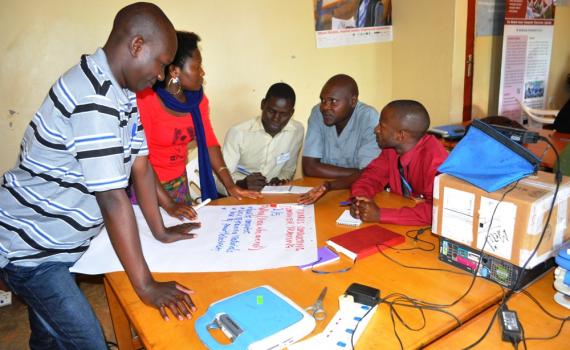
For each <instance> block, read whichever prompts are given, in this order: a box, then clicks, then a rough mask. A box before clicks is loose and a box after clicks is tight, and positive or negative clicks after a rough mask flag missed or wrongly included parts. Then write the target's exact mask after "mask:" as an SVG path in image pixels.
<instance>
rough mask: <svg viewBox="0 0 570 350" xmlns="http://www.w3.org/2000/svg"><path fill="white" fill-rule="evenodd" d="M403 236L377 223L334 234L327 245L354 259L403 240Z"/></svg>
mask: <svg viewBox="0 0 570 350" xmlns="http://www.w3.org/2000/svg"><path fill="white" fill-rule="evenodd" d="M405 240H406V239H405V237H404V236H402V235H400V234H398V233H395V232H392V231H390V230H387V229H385V228H383V227H381V226H378V225H372V226H367V227H364V228H360V229H358V230H354V231H349V232H346V233H343V234H342V235H338V236H335V237H333V238H331V239H329V240H328V241H327V245H329V246H330V247H332V248H334V249H335V250H336V251H337V252H339V253H343V254H344V255H346V256H348V257H349V258H350V259H352V260H354V259H355V258H356V257H358V259H362V258H365V257H367V256H369V255H372V254H374V253H376V252H377V251H378V249H380V250H382V249H384V248H386V246H389V247H393V246H395V245H398V244H400V243H403V242H404V241H405Z"/></svg>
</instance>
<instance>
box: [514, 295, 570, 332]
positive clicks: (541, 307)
mask: <svg viewBox="0 0 570 350" xmlns="http://www.w3.org/2000/svg"><path fill="white" fill-rule="evenodd" d="M521 294H524V295H525V296H527V297H528V298H529V299H530V300H531V301H532V302H533V303H535V304H536V305H537V306H538V307H539V308H540V310H542V312H544V313H545V314H546V315H547V316H549V317H550V318H552V319H555V320H558V321H562V322H560V327H559V328H558V331H557V332H556V333H554V335H551V336H549V337H529V338H526V337H523V339H524V340H550V339H554V338H556V337H557V336H558V335H560V332H562V328H563V327H564V324H565V323H566V321H569V320H570V317H559V316H556V315H553V314H552V313H551V312H550V311H548V310H546V308H545V307H544V306H543V305H542V304H541V303H540V302H539V301H538V300H537V299H536V298H535V297H534V296H533V295H532V294H530V292H529V291H527V290H522V291H521Z"/></svg>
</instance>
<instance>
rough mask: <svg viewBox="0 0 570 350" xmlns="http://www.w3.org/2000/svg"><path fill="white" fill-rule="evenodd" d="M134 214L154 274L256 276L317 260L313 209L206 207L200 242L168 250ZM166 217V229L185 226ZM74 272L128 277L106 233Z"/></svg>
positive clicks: (183, 243)
mask: <svg viewBox="0 0 570 350" xmlns="http://www.w3.org/2000/svg"><path fill="white" fill-rule="evenodd" d="M134 208H135V215H136V218H137V223H138V226H139V232H140V238H141V245H142V250H143V254H144V257H145V260H146V262H147V264H148V266H149V268H150V270H151V271H152V272H221V271H251V270H263V269H271V268H279V267H285V266H298V265H303V264H308V263H310V262H312V261H315V260H317V239H316V230H315V212H314V207H313V206H312V205H309V206H301V205H296V204H275V205H269V204H266V205H232V206H206V207H203V208H201V209H200V210H199V211H198V217H199V220H198V221H199V222H201V224H202V226H201V227H200V228H198V229H196V230H193V231H192V233H196V238H193V239H188V240H182V241H178V242H174V243H167V244H165V243H161V242H159V241H157V240H156V239H155V238H154V236H153V235H152V233H151V232H150V229H149V227H148V225H147V224H146V221H145V219H144V217H143V215H142V212H141V211H140V209H139V208H138V206H135V207H134ZM162 213H163V215H162V216H163V220H164V222H165V225H167V226H172V225H176V224H180V221H179V220H177V219H174V218H171V217H169V216H168V215H167V214H166V213H164V212H162ZM71 271H72V272H78V273H84V274H100V273H107V272H113V271H123V267H122V265H121V263H120V262H119V259H118V257H117V255H116V253H115V250H114V249H113V247H112V246H111V242H110V240H109V236H108V233H107V231H106V230H105V229H103V231H102V232H101V233H100V234H99V235H98V236H97V237H95V238H94V239H93V240H92V241H91V245H90V247H89V249H88V250H87V251H86V252H85V254H83V256H82V257H81V258H80V259H79V260H78V261H77V262H76V263H75V265H74V266H73V267H72V268H71Z"/></svg>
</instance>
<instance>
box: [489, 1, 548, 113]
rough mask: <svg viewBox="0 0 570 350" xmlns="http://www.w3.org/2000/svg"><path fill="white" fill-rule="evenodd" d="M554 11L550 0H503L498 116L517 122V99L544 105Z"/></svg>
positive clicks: (528, 104)
mask: <svg viewBox="0 0 570 350" xmlns="http://www.w3.org/2000/svg"><path fill="white" fill-rule="evenodd" d="M554 10H555V8H554V3H553V0H506V10H505V28H504V35H503V57H502V64H501V67H502V68H501V85H500V92H499V115H503V116H506V117H509V118H511V119H513V120H515V121H518V122H519V123H521V124H523V123H526V120H525V118H526V116H525V115H524V113H523V111H522V109H521V106H520V102H523V103H524V104H525V105H527V106H528V107H531V108H544V107H545V103H546V94H547V91H546V87H547V86H548V72H549V70H550V56H551V52H552V34H553V29H554Z"/></svg>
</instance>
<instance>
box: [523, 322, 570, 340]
mask: <svg viewBox="0 0 570 350" xmlns="http://www.w3.org/2000/svg"><path fill="white" fill-rule="evenodd" d="M566 321H568V318H566V319H564V320H562V322H560V327H559V328H558V331H557V332H556V333H554V335H551V336H550V337H529V338H523V339H524V340H551V339H554V338H556V337H557V336H559V335H560V332H562V328H563V327H564V324H565V323H566Z"/></svg>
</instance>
